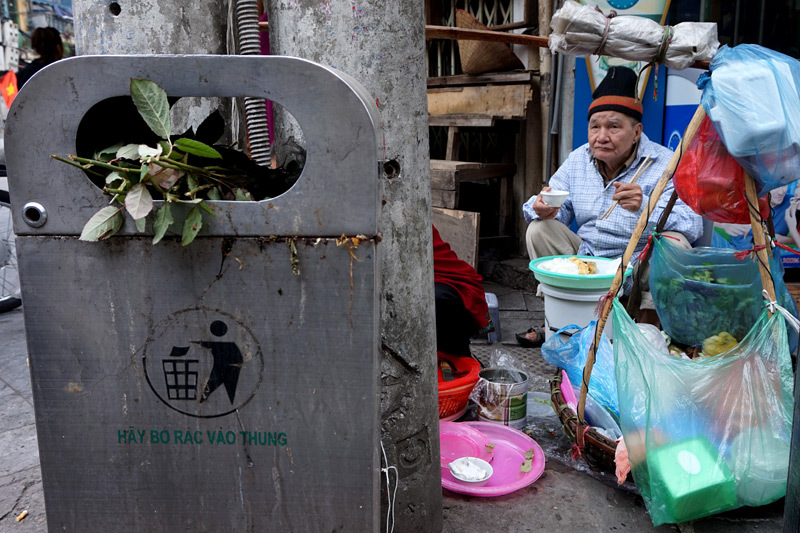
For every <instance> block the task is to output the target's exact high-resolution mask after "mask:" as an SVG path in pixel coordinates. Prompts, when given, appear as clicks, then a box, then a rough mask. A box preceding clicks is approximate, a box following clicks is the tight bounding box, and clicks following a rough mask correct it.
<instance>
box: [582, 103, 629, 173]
mask: <svg viewBox="0 0 800 533" xmlns="http://www.w3.org/2000/svg"><path fill="white" fill-rule="evenodd" d="M632 122H633V120H632V119H631V118H630V117H628V116H627V115H623V114H622V113H620V112H618V111H600V112H597V113H595V114H593V115H592V116H591V117H590V118H589V148H590V149H591V151H592V155H594V156H595V157H596V158H597V159H599V160H600V161H602V162H604V163H605V164H607V165H609V166H610V167H612V168H617V167H619V165H621V164H622V163H624V162H625V160H626V159H627V158H628V156H629V155H630V153H631V148H632V147H633V145H634V144H635V143H636V142H637V141H638V140H639V136H640V135H641V134H642V124H641V123H640V122H637V123H636V125H635V126H634V125H633V123H632Z"/></svg>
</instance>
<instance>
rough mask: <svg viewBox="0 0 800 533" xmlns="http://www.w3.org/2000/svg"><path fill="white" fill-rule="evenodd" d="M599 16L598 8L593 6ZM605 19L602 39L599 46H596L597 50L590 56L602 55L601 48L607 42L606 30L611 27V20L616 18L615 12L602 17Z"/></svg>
mask: <svg viewBox="0 0 800 533" xmlns="http://www.w3.org/2000/svg"><path fill="white" fill-rule="evenodd" d="M594 8H595V9H596V10H597V11H598V12H599V13H600V14H603V12H602V11H600V8H599V7H597V6H595V7H594ZM604 16H605V17H606V29H605V30H604V31H603V38H602V39H600V44H599V45H597V50H595V51H594V52H593V53H592V55H595V56H599V55H602V53H601V52H602V51H603V47H604V46H605V45H606V41H608V28H609V27H610V26H611V19H612V18H614V17H616V16H617V12H616V11H611V12H610V13H609V14H608V15H604Z"/></svg>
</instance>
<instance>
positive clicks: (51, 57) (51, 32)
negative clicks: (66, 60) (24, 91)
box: [17, 26, 64, 89]
mask: <svg viewBox="0 0 800 533" xmlns="http://www.w3.org/2000/svg"><path fill="white" fill-rule="evenodd" d="M31 45H32V46H33V49H34V50H35V51H36V53H37V54H39V57H37V58H36V59H34V60H33V61H31V62H30V63H29V64H28V65H27V66H26V67H25V68H23V69H22V70H21V71H19V73H18V74H17V85H18V87H19V88H20V89H21V88H22V86H23V85H25V82H27V81H28V80H29V79H31V76H33V75H34V74H36V73H37V72H39V71H40V70H41V69H42V68H44V67H45V66H47V65H49V64H50V63H54V62H56V61H58V60H59V59H61V58H62V57H64V44H63V43H62V42H61V35H60V34H59V33H58V30H57V29H55V28H53V27H52V26H48V27H46V28H36V29H35V30H33V34H32V35H31Z"/></svg>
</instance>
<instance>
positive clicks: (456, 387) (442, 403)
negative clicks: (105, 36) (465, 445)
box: [439, 352, 481, 420]
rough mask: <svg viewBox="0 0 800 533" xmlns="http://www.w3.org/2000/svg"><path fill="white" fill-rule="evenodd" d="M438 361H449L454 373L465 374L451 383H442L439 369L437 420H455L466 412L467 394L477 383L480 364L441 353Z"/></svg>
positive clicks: (471, 359) (466, 358)
mask: <svg viewBox="0 0 800 533" xmlns="http://www.w3.org/2000/svg"><path fill="white" fill-rule="evenodd" d="M439 359H446V360H447V361H449V362H450V363H451V364H452V365H453V366H454V367H455V368H456V372H467V374H466V375H464V376H461V377H459V378H456V379H454V380H453V381H444V379H443V378H442V371H441V369H439V419H440V420H441V419H444V418H457V417H458V416H460V415H461V414H463V413H464V412H465V411H466V410H467V402H468V401H469V394H470V393H471V392H472V389H473V388H474V387H475V384H476V383H477V382H478V373H479V372H480V371H481V364H480V363H479V362H478V361H477V360H475V359H473V358H472V357H453V356H449V355H444V354H442V353H441V352H440V353H439Z"/></svg>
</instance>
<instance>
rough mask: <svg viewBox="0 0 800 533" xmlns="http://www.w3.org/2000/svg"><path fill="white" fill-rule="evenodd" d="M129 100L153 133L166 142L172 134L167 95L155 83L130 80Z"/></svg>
mask: <svg viewBox="0 0 800 533" xmlns="http://www.w3.org/2000/svg"><path fill="white" fill-rule="evenodd" d="M131 98H132V99H133V103H134V105H136V109H137V110H138V111H139V114H140V115H141V116H142V118H143V119H144V121H145V122H146V123H147V125H148V126H149V127H150V129H151V130H153V133H155V134H156V135H158V136H159V137H161V138H162V139H165V140H168V139H169V136H170V134H171V133H172V124H171V123H170V119H169V102H168V101H167V93H166V92H165V91H164V89H162V88H161V87H160V86H159V85H158V84H157V83H156V82H154V81H151V80H145V79H137V78H131Z"/></svg>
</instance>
